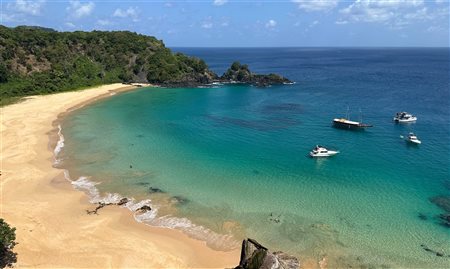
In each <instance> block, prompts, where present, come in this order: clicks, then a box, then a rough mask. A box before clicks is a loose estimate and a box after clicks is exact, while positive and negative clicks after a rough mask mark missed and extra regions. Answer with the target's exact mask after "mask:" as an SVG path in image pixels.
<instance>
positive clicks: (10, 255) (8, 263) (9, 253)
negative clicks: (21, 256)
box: [0, 219, 17, 268]
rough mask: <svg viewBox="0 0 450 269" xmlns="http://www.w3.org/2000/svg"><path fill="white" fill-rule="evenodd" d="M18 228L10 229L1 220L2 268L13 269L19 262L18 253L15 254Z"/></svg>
mask: <svg viewBox="0 0 450 269" xmlns="http://www.w3.org/2000/svg"><path fill="white" fill-rule="evenodd" d="M15 240H16V228H11V227H9V225H8V223H6V222H5V221H4V220H3V219H0V268H5V267H12V265H13V263H15V262H17V253H14V252H13V248H14V246H15V245H16V242H15Z"/></svg>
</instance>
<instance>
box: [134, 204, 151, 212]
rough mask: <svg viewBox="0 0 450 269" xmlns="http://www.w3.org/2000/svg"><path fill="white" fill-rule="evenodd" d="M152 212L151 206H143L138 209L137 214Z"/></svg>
mask: <svg viewBox="0 0 450 269" xmlns="http://www.w3.org/2000/svg"><path fill="white" fill-rule="evenodd" d="M151 210H152V208H151V207H150V206H148V205H143V206H141V207H140V208H138V209H137V210H136V212H139V213H145V212H147V211H151Z"/></svg>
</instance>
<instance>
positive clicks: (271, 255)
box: [235, 238, 300, 269]
mask: <svg viewBox="0 0 450 269" xmlns="http://www.w3.org/2000/svg"><path fill="white" fill-rule="evenodd" d="M299 267H300V262H299V261H298V259H297V258H296V257H294V256H290V255H288V254H285V253H283V252H281V251H277V252H270V251H269V250H268V249H267V248H266V247H264V246H262V245H261V244H259V243H258V242H256V241H255V240H253V239H250V238H248V239H245V240H244V241H243V242H242V250H241V260H240V262H239V265H238V266H236V267H235V269H298V268H299Z"/></svg>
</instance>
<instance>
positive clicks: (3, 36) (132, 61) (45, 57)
mask: <svg viewBox="0 0 450 269" xmlns="http://www.w3.org/2000/svg"><path fill="white" fill-rule="evenodd" d="M214 77H215V74H214V73H212V72H210V71H209V70H208V68H207V65H206V64H205V62H204V61H203V60H201V59H198V58H194V57H188V56H186V55H183V54H181V53H176V54H174V53H172V52H171V51H170V49H168V48H166V47H165V46H164V43H163V42H162V41H160V40H157V39H156V38H154V37H150V36H144V35H139V34H136V33H131V32H126V31H117V32H103V31H93V32H81V31H77V32H56V31H54V30H52V29H48V28H40V27H29V26H19V27H16V28H8V27H4V26H1V25H0V93H1V104H6V103H9V102H11V101H12V100H14V98H17V97H22V96H27V95H35V94H45V93H53V92H59V91H67V90H74V89H78V88H84V87H88V86H93V85H99V84H105V83H113V82H130V81H134V82H150V83H158V84H168V85H176V84H180V83H191V84H195V83H197V84H200V83H205V82H209V81H210V80H211V79H212V78H214Z"/></svg>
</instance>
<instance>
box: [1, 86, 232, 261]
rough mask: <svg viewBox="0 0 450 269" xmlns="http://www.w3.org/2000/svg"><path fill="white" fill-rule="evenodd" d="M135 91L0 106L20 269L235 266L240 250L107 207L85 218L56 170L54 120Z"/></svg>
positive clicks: (76, 194)
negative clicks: (208, 243)
mask: <svg viewBox="0 0 450 269" xmlns="http://www.w3.org/2000/svg"><path fill="white" fill-rule="evenodd" d="M134 88H135V87H134V86H130V85H123V84H120V83H116V84H111V85H104V86H99V87H95V88H91V89H87V90H82V91H75V92H65V93H59V94H53V95H45V96H33V97H29V98H26V100H25V101H23V102H21V103H17V104H13V105H10V106H7V107H4V108H1V110H2V111H1V141H2V142H1V146H0V147H1V156H0V158H1V162H2V168H1V173H2V174H1V183H0V187H1V194H0V195H1V196H0V199H1V201H0V204H1V207H0V213H1V217H2V218H4V219H5V220H6V221H7V222H8V223H10V224H11V225H12V226H13V227H16V229H17V230H16V234H17V240H16V241H17V242H18V245H17V246H16V248H15V251H16V252H17V253H18V262H17V265H16V266H17V267H19V268H27V267H36V268H51V267H53V268H54V267H58V268H68V267H85V268H87V267H89V268H115V267H128V268H130V267H133V268H138V267H141V268H142V267H145V268H149V267H153V268H155V267H164V268H168V267H177V268H180V267H184V268H186V267H191V268H192V267H196V268H200V267H202V268H225V267H233V266H234V265H236V264H237V263H238V261H239V250H237V249H236V250H234V251H229V252H223V251H216V250H212V249H210V248H209V247H207V246H206V243H205V242H203V241H200V240H196V239H192V238H190V237H188V236H187V235H185V234H183V233H182V232H181V231H177V230H172V229H167V228H158V227H149V226H147V225H144V224H141V223H138V222H136V221H135V220H134V218H133V213H132V212H130V211H129V210H127V209H124V208H119V207H105V208H104V209H102V211H101V212H100V214H99V215H88V214H86V209H91V208H92V204H90V203H89V201H88V197H87V196H86V195H85V194H84V193H82V192H80V191H76V190H75V189H74V188H73V187H72V186H71V184H70V183H69V182H68V181H67V180H66V179H65V177H64V174H63V170H60V169H56V168H54V167H53V161H54V149H55V146H56V140H55V141H53V139H52V141H50V139H49V138H50V137H52V136H54V137H55V138H56V137H57V131H58V129H57V126H55V121H56V120H57V118H58V115H64V113H66V112H68V111H69V112H70V111H73V110H74V109H76V108H79V107H81V106H83V105H85V104H87V103H89V102H92V101H94V100H97V99H98V98H102V97H106V96H110V95H113V94H115V93H116V92H121V91H125V90H131V89H134Z"/></svg>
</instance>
